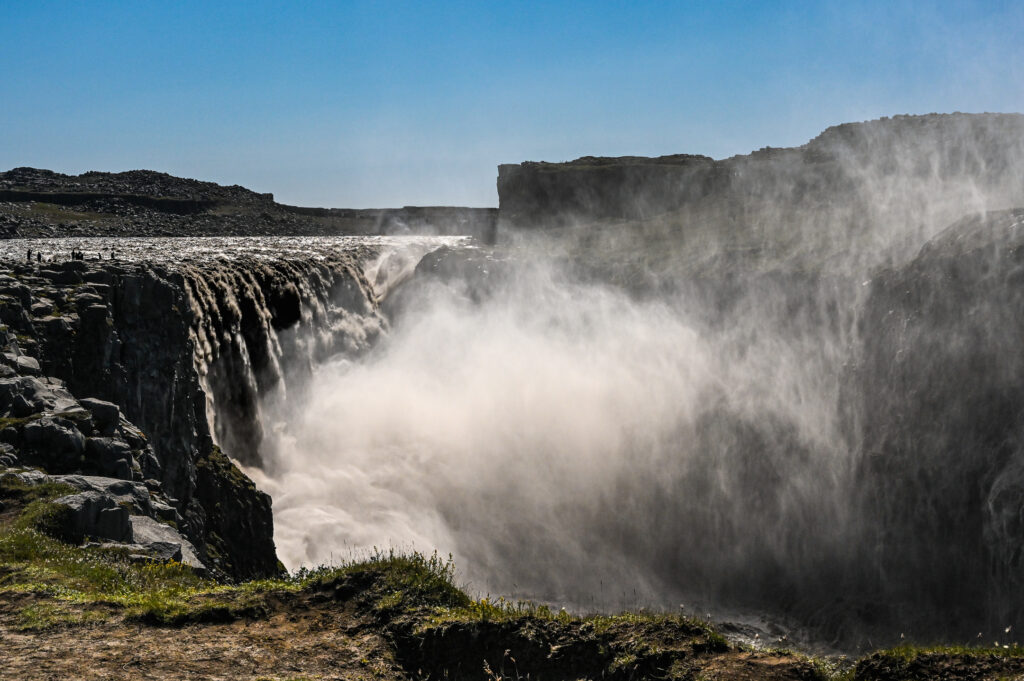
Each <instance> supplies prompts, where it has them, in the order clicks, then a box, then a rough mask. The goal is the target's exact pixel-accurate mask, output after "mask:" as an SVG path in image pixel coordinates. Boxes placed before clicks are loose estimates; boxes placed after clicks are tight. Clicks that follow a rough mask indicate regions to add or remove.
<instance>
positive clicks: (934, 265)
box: [851, 209, 1024, 633]
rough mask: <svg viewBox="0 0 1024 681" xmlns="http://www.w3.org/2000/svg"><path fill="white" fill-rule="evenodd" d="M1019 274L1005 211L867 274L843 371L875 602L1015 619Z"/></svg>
mask: <svg viewBox="0 0 1024 681" xmlns="http://www.w3.org/2000/svg"><path fill="white" fill-rule="evenodd" d="M1022 282H1024V210H1020V209H1018V210H1013V211H1005V212H998V213H992V214H989V215H986V216H982V217H970V218H967V219H964V220H961V221H959V222H957V223H956V224H954V225H953V226H951V227H950V228H949V229H947V230H946V231H944V232H943V233H942V234H941V235H940V236H939V237H937V238H936V239H935V240H933V241H932V242H930V243H929V244H927V245H926V246H925V248H923V249H922V250H921V252H920V254H919V255H918V256H917V257H916V258H915V259H914V260H913V261H911V262H910V263H909V264H907V265H906V266H904V267H900V268H894V269H888V270H884V271H882V272H881V273H879V274H878V275H877V276H876V277H875V278H874V279H873V281H872V284H871V294H870V297H869V298H868V301H867V304H866V306H865V312H864V317H863V322H862V323H863V326H864V346H863V349H862V353H863V354H862V357H861V358H860V360H859V361H858V362H857V363H856V365H855V369H854V370H852V371H851V379H852V380H851V384H852V385H854V386H855V393H856V397H855V398H854V399H852V400H851V407H855V416H854V419H853V420H854V422H855V423H856V426H857V431H856V432H857V433H858V434H859V436H860V437H861V438H862V442H861V451H862V457H863V458H862V460H861V462H860V466H859V478H860V482H861V493H862V503H863V509H864V514H865V517H866V518H867V519H868V523H867V527H868V528H869V529H867V530H866V534H867V537H866V542H865V543H867V544H868V545H870V546H873V547H875V549H876V551H877V553H876V556H875V561H876V564H877V572H876V574H877V575H878V577H879V581H878V582H877V583H876V584H875V585H874V588H875V589H877V592H878V593H879V594H880V597H881V599H882V600H883V601H886V602H889V603H892V604H894V605H896V606H897V607H898V606H900V605H903V604H906V603H908V602H909V603H911V604H913V606H914V607H915V608H916V609H917V611H918V612H919V613H920V616H921V619H922V620H927V619H929V618H935V617H937V616H939V615H941V621H943V622H945V623H947V624H948V623H949V622H950V621H951V620H952V621H954V622H957V621H971V622H978V621H985V620H988V622H989V623H990V624H992V625H996V626H1007V625H1013V626H1015V627H1016V626H1018V625H1020V624H1022V623H1024V605H1022V603H1021V599H1020V593H1021V589H1022V587H1024V582H1022V574H1024V573H1022V567H1024V440H1022V435H1024V414H1022V411H1021V405H1024V358H1022V356H1021V352H1020V339H1021V338H1022V337H1024V288H1022V286H1021V284H1022ZM950 615H953V617H950ZM964 633H969V632H964Z"/></svg>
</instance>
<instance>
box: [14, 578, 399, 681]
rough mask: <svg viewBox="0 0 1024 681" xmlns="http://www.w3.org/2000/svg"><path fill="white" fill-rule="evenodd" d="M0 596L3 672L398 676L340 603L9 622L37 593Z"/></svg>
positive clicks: (378, 644)
mask: <svg viewBox="0 0 1024 681" xmlns="http://www.w3.org/2000/svg"><path fill="white" fill-rule="evenodd" d="M2 598H3V600H2V601H0V679H3V680H4V681H8V680H10V681H15V680H22V679H24V680H25V681H35V680H37V679H38V680H39V681H43V680H46V681H58V680H59V681H70V680H76V681H77V680H79V679H80V680H82V681H85V680H90V681H91V680H93V679H95V680H96V681H100V680H104V681H106V680H121V679H124V680H126V681H127V680H129V679H131V680H133V681H134V680H137V679H153V680H157V679H159V680H161V681H163V680H165V679H181V680H182V681H186V680H197V681H198V680H199V679H202V680H204V681H228V680H231V681H234V680H236V679H237V680H241V679H245V680H247V681H255V680H256V679H266V680H268V681H269V680H270V679H273V680H274V681H285V680H287V681H293V680H298V679H303V680H305V679H323V680H324V681H329V680H334V679H351V680H362V679H405V678H408V677H407V676H406V675H405V674H404V672H403V671H402V669H401V668H400V667H398V666H397V664H395V662H394V659H393V656H392V653H391V651H390V649H389V647H388V645H387V644H386V642H385V641H384V640H383V639H382V637H381V636H380V635H379V634H378V633H375V632H373V631H372V630H371V629H370V628H369V627H368V626H367V624H368V623H366V622H364V621H362V620H361V619H360V618H359V617H357V616H356V615H354V614H353V613H352V612H351V611H350V610H347V609H345V608H341V607H338V606H335V607H332V608H330V609H327V608H316V607H310V605H309V604H308V603H303V602H296V603H292V604H289V607H287V609H283V608H282V609H280V610H279V611H278V612H275V613H274V614H272V615H271V616H270V617H269V618H268V619H266V620H260V621H246V620H240V621H235V622H229V623H221V624H217V623H214V624H189V625H185V626H182V627H158V626H151V625H146V624H138V623H128V622H125V621H124V620H123V619H122V618H120V617H119V616H116V615H115V616H113V617H112V618H111V619H109V620H107V621H100V622H95V623H86V624H70V625H58V626H56V627H53V628H49V629H46V630H43V631H27V632H21V631H17V630H16V628H17V624H18V620H17V613H18V612H20V611H21V610H22V609H23V608H25V607H26V606H30V605H32V604H33V601H36V600H39V599H38V597H36V596H31V595H23V594H18V595H13V596H12V595H11V594H5V595H3V597H2Z"/></svg>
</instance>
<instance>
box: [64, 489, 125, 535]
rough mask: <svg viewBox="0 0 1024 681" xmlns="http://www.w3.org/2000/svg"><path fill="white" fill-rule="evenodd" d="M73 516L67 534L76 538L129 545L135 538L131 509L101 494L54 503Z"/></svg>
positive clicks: (74, 496) (70, 497)
mask: <svg viewBox="0 0 1024 681" xmlns="http://www.w3.org/2000/svg"><path fill="white" fill-rule="evenodd" d="M54 503H55V504H59V505H61V506H64V507H66V508H68V509H69V510H70V512H71V514H70V518H69V520H68V522H69V527H66V528H64V529H65V531H66V532H67V533H68V534H69V535H70V536H73V537H76V538H78V537H101V538H103V539H112V540H114V541H130V540H131V537H132V532H131V524H130V523H129V520H128V518H129V514H128V509H127V508H125V507H124V506H119V505H118V503H117V502H116V501H115V500H114V499H113V498H112V497H109V496H106V495H104V494H101V493H99V492H82V493H80V494H72V495H69V496H66V497H61V498H59V499H57V500H55V501H54Z"/></svg>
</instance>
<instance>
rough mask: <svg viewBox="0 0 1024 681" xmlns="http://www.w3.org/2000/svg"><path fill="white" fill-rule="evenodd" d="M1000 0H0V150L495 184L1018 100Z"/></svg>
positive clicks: (199, 173) (278, 173)
mask: <svg viewBox="0 0 1024 681" xmlns="http://www.w3.org/2000/svg"><path fill="white" fill-rule="evenodd" d="M1022 36H1024V3H1022V2H1019V0H1018V1H1017V2H930V3H926V2H898V1H896V2H853V1H852V0H845V1H844V2H817V3H810V2H643V1H635V2H612V1H600V0H594V1H592V2H557V1H549V2H512V1H508V0H506V1H505V2H433V3H432V2H407V3H406V2H383V1H380V2H370V1H365V2H363V1H352V2H297V1H293V2H262V1H258V0H257V1H249V2H220V3H218V2H187V1H179V0H176V1H175V2H167V1H166V0H164V1H161V2H145V1H142V0H136V1H124V2H103V1H101V0H93V1H88V2H86V1H79V2H70V1H68V2H46V1H41V0H2V2H0V64H3V71H2V75H0V169H8V168H11V167H15V166H21V165H30V166H36V167H43V168H51V169H54V170H58V171H62V172H74V173H78V172H82V171H85V170H111V171H117V170H130V169H133V168H149V169H154V170H162V171H165V172H170V173H173V174H176V175H184V176H188V177H195V178H198V179H204V180H212V181H216V182H220V183H225V184H242V185H244V186H247V187H250V188H252V189H255V190H257V191H261V192H265V191H270V192H274V194H275V196H276V198H277V199H278V200H279V201H282V202H286V203H293V204H300V205H320V206H346V207H372V206H400V205H474V206H488V205H496V204H497V195H496V192H495V177H496V174H497V168H496V166H497V165H498V164H499V163H517V162H519V161H524V160H548V161H561V160H568V159H572V158H576V157H578V156H584V155H606V156H615V155H624V154H632V155H661V154H670V153H700V154H707V155H709V156H713V157H715V158H721V157H726V156H731V155H733V154H741V153H747V152H749V151H751V150H753V149H757V148H759V147H762V146H766V145H768V146H790V145H798V144H802V143H804V142H806V141H807V140H808V139H810V138H811V137H813V136H814V135H816V134H817V133H819V132H820V131H821V130H822V129H824V128H825V127H827V126H829V125H833V124H837V123H842V122H846V121H856V120H866V119H871V118H878V117H880V116H886V115H893V114H898V113H928V112H932V111H940V112H949V111H1024V40H1021V37H1022Z"/></svg>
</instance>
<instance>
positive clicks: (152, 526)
mask: <svg viewBox="0 0 1024 681" xmlns="http://www.w3.org/2000/svg"><path fill="white" fill-rule="evenodd" d="M130 522H131V528H132V534H131V537H132V538H131V541H132V543H133V544H140V545H143V546H147V547H151V546H153V545H154V544H170V545H174V546H177V547H178V549H179V551H180V553H181V557H180V559H178V560H180V561H181V562H182V563H184V564H185V565H189V566H191V567H193V568H197V569H199V570H205V569H206V566H205V565H203V563H202V561H200V560H199V558H198V556H197V555H196V547H194V546H193V545H192V543H191V542H190V541H189V540H187V539H185V538H184V537H183V536H181V534H180V533H179V532H178V531H177V530H176V529H174V528H173V527H171V526H170V525H164V524H163V523H160V522H157V521H156V520H153V519H152V518H150V517H148V516H143V515H133V516H131V518H130Z"/></svg>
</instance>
